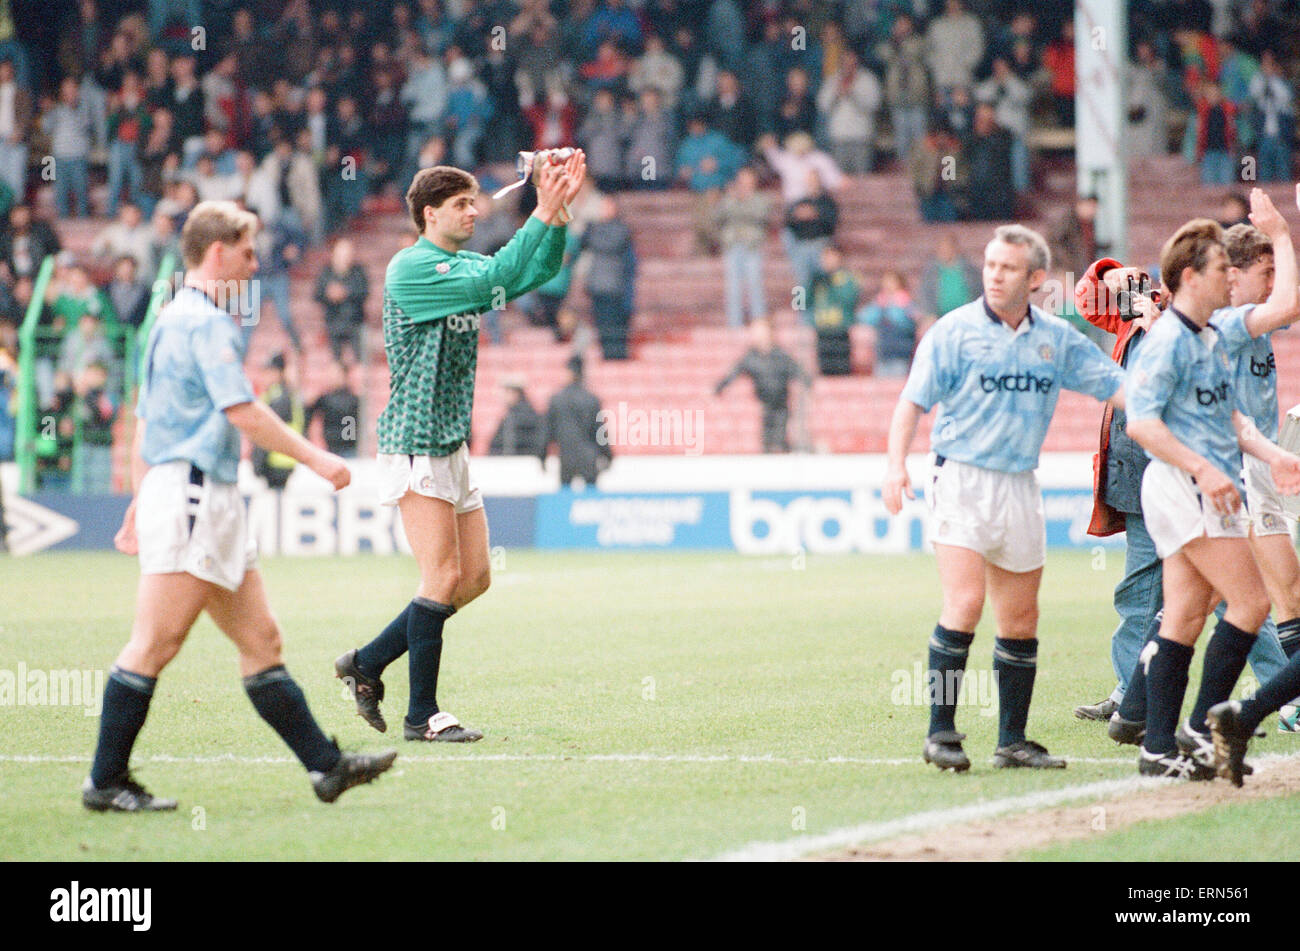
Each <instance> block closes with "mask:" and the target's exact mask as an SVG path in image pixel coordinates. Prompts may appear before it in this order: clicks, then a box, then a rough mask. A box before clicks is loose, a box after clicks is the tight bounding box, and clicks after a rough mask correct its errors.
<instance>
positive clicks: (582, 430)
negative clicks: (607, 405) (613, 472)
mask: <svg viewBox="0 0 1300 951" xmlns="http://www.w3.org/2000/svg"><path fill="white" fill-rule="evenodd" d="M565 368H566V369H567V370H568V382H567V383H566V384H565V385H564V387H563V388H562V389H560V391H559V392H557V393H556V394H555V395H554V396H552V397H551V401H550V403H549V404H548V405H547V407H546V415H545V416H543V417H542V435H541V439H540V440H539V441H540V443H541V449H540V451H539V452H538V455H539V456H540V457H541V459H542V462H543V463H545V462H546V457H547V455H548V454H549V453H550V450H551V445H552V444H554V445H555V446H556V447H557V448H558V449H559V454H560V485H561V486H562V487H565V488H570V487H573V485H574V481H575V480H577V479H581V480H582V486H580V488H581V487H588V486H594V485H595V484H596V480H597V478H598V477H599V476H600V473H601V472H603V471H605V469H607V468H609V464H610V461H611V460H612V459H613V450H612V448H611V446H610V444H609V443H610V441H609V440H608V439H604V440H602V439H601V438H600V436H599V434H600V432H601V424H600V400H599V399H597V398H596V396H595V394H593V393H592V392H591V391H590V390H588V389H587V388H586V387H585V386H584V385H583V383H582V358H581V357H579V356H576V355H575V356H573V357H570V358H569V362H568V363H567V364H566V365H565Z"/></svg>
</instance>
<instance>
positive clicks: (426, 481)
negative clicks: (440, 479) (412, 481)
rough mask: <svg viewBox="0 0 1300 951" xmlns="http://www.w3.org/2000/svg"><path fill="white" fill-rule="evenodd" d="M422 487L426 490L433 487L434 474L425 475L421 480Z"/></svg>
mask: <svg viewBox="0 0 1300 951" xmlns="http://www.w3.org/2000/svg"><path fill="white" fill-rule="evenodd" d="M420 488H421V489H424V490H425V491H426V492H427V491H429V490H430V489H432V488H433V476H425V477H424V478H422V479H421V480H420Z"/></svg>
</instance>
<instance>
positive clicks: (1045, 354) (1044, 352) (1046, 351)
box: [1038, 344, 1054, 360]
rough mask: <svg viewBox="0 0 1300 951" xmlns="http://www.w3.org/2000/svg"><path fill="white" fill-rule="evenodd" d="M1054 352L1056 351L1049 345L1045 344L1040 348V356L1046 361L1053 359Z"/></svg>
mask: <svg viewBox="0 0 1300 951" xmlns="http://www.w3.org/2000/svg"><path fill="white" fill-rule="evenodd" d="M1053 352H1054V351H1053V350H1052V348H1051V346H1050V345H1048V344H1043V345H1042V346H1041V347H1039V348H1038V355H1039V356H1040V357H1042V358H1043V359H1044V360H1050V359H1052V354H1053Z"/></svg>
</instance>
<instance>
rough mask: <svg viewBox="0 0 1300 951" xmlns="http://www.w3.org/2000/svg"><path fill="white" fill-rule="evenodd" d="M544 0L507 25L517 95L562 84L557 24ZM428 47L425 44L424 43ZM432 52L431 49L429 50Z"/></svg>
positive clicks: (526, 5)
mask: <svg viewBox="0 0 1300 951" xmlns="http://www.w3.org/2000/svg"><path fill="white" fill-rule="evenodd" d="M548 6H549V4H548V3H547V2H546V0H531V2H526V3H524V4H523V7H524V9H523V10H522V11H521V12H520V13H519V15H518V16H516V17H515V18H514V19H513V20H511V21H510V28H509V33H510V35H511V36H512V37H514V38H515V40H516V47H517V49H518V56H517V62H518V64H519V74H518V81H519V83H520V92H523V91H524V89H529V90H534V91H535V90H538V89H545V88H547V87H548V86H550V85H552V84H554V83H556V82H560V81H563V78H564V72H563V69H562V64H561V58H562V52H563V51H562V50H561V48H560V24H559V21H558V20H556V19H555V17H553V16H552V15H551V12H550V10H548V9H547V7H548ZM425 45H426V46H428V45H429V43H428V40H427V39H426V40H425ZM430 48H432V47H430Z"/></svg>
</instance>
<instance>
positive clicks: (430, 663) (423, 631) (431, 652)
mask: <svg viewBox="0 0 1300 951" xmlns="http://www.w3.org/2000/svg"><path fill="white" fill-rule="evenodd" d="M455 611H456V609H455V608H453V607H452V606H451V605H450V604H441V603H439V602H437V601H430V600H429V599H428V598H416V599H415V600H414V601H412V602H411V604H410V606H409V607H408V608H407V627H406V642H407V644H408V645H409V646H410V651H411V653H410V657H409V658H408V660H409V662H410V665H411V699H410V703H409V705H408V706H407V708H406V722H407V723H409V724H411V725H412V726H419V725H420V724H422V723H427V722H428V720H429V717H431V716H433V715H434V714H435V713H437V712H438V668H439V667H440V666H441V665H442V625H443V624H444V622H446V620H447V618H449V617H451V616H452V614H454V613H455Z"/></svg>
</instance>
